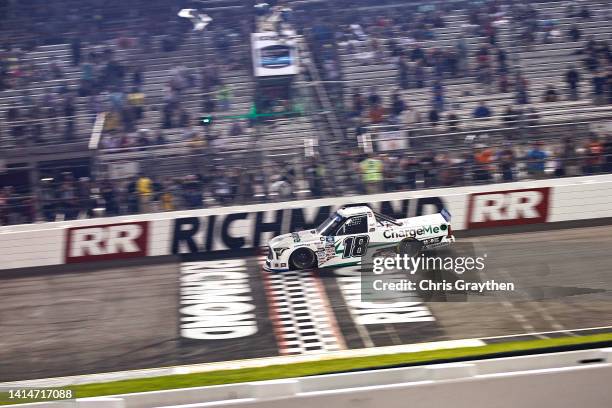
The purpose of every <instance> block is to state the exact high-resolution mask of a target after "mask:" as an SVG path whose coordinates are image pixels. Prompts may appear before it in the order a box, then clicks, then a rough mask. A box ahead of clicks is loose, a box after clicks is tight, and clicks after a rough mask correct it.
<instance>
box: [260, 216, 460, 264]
mask: <svg viewBox="0 0 612 408" xmlns="http://www.w3.org/2000/svg"><path fill="white" fill-rule="evenodd" d="M450 219H451V216H450V213H449V212H448V211H446V210H442V211H441V212H439V213H436V214H430V215H423V216H420V217H412V218H402V219H397V220H396V219H394V218H392V217H389V216H387V215H383V214H380V213H377V212H375V211H373V210H372V209H371V208H370V207H368V206H366V205H355V206H345V207H342V208H340V209H339V210H338V211H336V212H335V213H333V214H332V215H330V216H329V218H327V219H326V220H325V221H324V222H323V223H322V224H321V225H319V226H318V227H317V228H315V229H312V230H308V231H300V232H293V233H290V234H284V235H279V236H277V237H274V238H273V239H272V240H270V242H269V244H268V257H267V259H266V269H268V270H271V271H287V270H290V269H309V268H315V267H327V266H345V265H357V264H359V263H360V262H361V257H362V256H363V255H364V254H365V253H366V250H367V249H368V248H371V249H374V248H376V247H381V248H385V247H393V246H396V248H397V251H398V252H399V253H402V254H408V255H410V256H417V255H418V254H419V253H420V252H421V251H422V250H425V249H431V248H438V247H443V246H447V245H449V244H450V243H452V242H455V237H454V236H453V234H452V230H451V225H450Z"/></svg>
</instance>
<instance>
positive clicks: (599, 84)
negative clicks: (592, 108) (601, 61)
mask: <svg viewBox="0 0 612 408" xmlns="http://www.w3.org/2000/svg"><path fill="white" fill-rule="evenodd" d="M607 82H608V76H607V74H606V73H605V72H604V71H603V70H597V71H596V72H595V75H593V79H592V83H593V98H594V103H595V104H597V105H602V104H604V103H605V102H606V83H607Z"/></svg>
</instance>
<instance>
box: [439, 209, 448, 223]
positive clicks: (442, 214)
mask: <svg viewBox="0 0 612 408" xmlns="http://www.w3.org/2000/svg"><path fill="white" fill-rule="evenodd" d="M440 215H441V216H442V217H444V219H445V220H446V222H450V220H451V213H450V212H449V211H448V210H447V209H446V208H443V209H442V211H440Z"/></svg>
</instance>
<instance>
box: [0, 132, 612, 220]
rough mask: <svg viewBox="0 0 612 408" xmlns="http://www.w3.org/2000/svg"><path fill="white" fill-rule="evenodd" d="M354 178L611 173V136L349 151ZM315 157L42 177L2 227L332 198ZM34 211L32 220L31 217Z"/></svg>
mask: <svg viewBox="0 0 612 408" xmlns="http://www.w3.org/2000/svg"><path fill="white" fill-rule="evenodd" d="M340 160H342V161H343V162H344V163H345V164H346V166H347V168H348V169H349V170H350V171H349V173H350V174H352V177H351V179H349V180H345V181H344V183H345V184H344V185H343V186H342V189H343V191H347V192H350V193H354V194H366V193H367V194H374V193H383V192H393V191H406V190H416V189H422V188H434V187H451V186H461V185H472V184H482V183H491V182H511V181H517V180H524V179H538V178H544V177H569V176H578V175H593V174H600V173H612V136H607V137H605V138H603V137H598V136H597V135H595V134H591V135H590V136H589V137H588V138H586V139H577V138H571V137H565V138H563V140H561V141H560V142H557V141H552V142H551V141H547V142H546V143H544V142H542V141H538V142H534V143H531V144H527V145H525V144H512V143H504V144H502V145H497V146H487V145H485V144H483V143H479V142H478V141H476V142H474V144H473V147H471V148H469V149H461V150H457V151H449V152H436V151H434V150H430V151H425V152H424V153H422V154H419V155H416V154H397V153H393V152H385V153H379V154H369V155H363V154H359V153H356V152H355V151H353V150H348V151H345V152H344V153H342V156H341V158H340ZM337 194H338V189H337V188H336V187H334V186H331V185H330V184H329V182H328V179H327V177H326V166H325V163H324V162H322V161H321V160H320V159H318V158H313V159H311V160H308V161H307V162H306V164H305V165H304V167H303V168H300V167H298V166H297V165H296V164H293V163H283V164H281V165H278V166H273V167H271V168H269V169H268V171H267V172H265V174H264V172H256V171H244V169H241V168H239V167H232V168H229V169H220V168H219V169H216V170H211V171H210V172H205V173H201V174H190V175H186V176H182V177H164V178H156V177H154V176H150V175H148V174H146V173H141V174H139V175H137V176H135V177H133V178H130V179H124V180H121V181H119V180H110V179H103V180H97V181H93V180H90V179H89V178H87V177H81V178H79V179H75V177H74V176H73V174H72V173H70V172H64V173H62V174H59V175H57V176H56V177H54V178H45V179H43V180H42V183H41V186H40V189H39V191H38V192H37V194H36V195H35V196H34V195H20V194H17V193H16V192H15V190H14V189H13V188H12V187H5V188H4V189H3V190H2V191H1V192H0V224H16V223H23V222H33V221H54V220H63V219H66V220H69V219H76V218H84V217H96V216H113V215H124V214H136V213H141V212H159V211H172V210H182V209H199V208H209V207H216V206H223V205H237V204H247V203H254V202H269V201H279V200H291V199H296V198H318V197H325V196H334V195H337ZM36 209H38V211H39V212H38V213H37V210H36Z"/></svg>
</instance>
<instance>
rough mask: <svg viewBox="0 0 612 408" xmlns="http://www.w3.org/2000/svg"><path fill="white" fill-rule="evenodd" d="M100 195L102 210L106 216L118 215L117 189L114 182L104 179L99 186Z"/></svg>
mask: <svg viewBox="0 0 612 408" xmlns="http://www.w3.org/2000/svg"><path fill="white" fill-rule="evenodd" d="M100 195H101V196H102V200H103V202H104V212H105V215H107V216H114V215H119V203H118V199H117V191H116V190H115V186H114V183H112V182H111V181H110V180H104V181H103V182H102V187H101V188H100Z"/></svg>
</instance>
